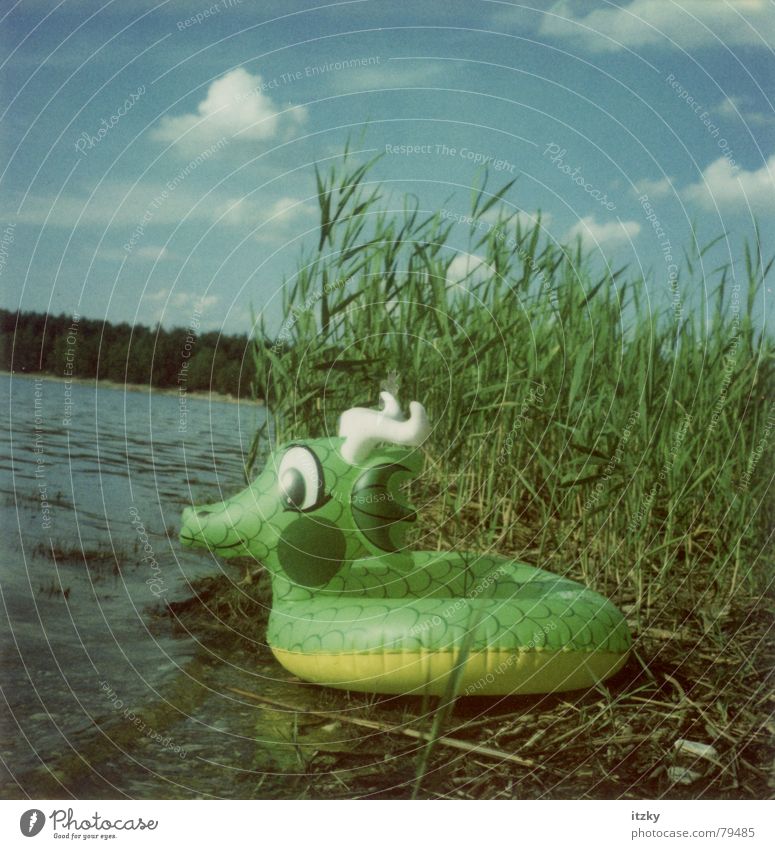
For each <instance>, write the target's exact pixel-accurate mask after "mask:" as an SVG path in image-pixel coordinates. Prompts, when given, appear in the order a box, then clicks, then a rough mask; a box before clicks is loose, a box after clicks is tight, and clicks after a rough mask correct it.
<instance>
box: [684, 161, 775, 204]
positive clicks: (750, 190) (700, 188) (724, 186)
mask: <svg viewBox="0 0 775 849" xmlns="http://www.w3.org/2000/svg"><path fill="white" fill-rule="evenodd" d="M773 176H775V154H773V155H772V156H770V158H769V159H768V160H767V161H766V162H765V163H764V165H762V167H761V168H759V169H758V170H756V171H746V170H745V169H744V168H738V167H733V166H732V165H730V163H729V160H728V159H726V158H725V157H723V156H722V157H720V158H719V159H717V160H716V161H715V162H712V163H711V164H710V165H708V167H707V168H706V169H705V170H704V171H703V172H702V177H701V178H700V180H698V182H696V183H693V184H692V185H691V186H687V188H685V189H684V190H683V192H682V195H683V197H684V198H685V199H686V200H688V201H694V202H695V203H697V204H699V205H700V206H702V207H703V208H704V209H709V210H712V209H716V208H717V207H718V208H719V209H721V210H722V211H724V210H730V209H738V210H740V209H747V208H748V207H750V208H751V209H753V210H754V211H756V212H762V211H766V212H775V180H773Z"/></svg>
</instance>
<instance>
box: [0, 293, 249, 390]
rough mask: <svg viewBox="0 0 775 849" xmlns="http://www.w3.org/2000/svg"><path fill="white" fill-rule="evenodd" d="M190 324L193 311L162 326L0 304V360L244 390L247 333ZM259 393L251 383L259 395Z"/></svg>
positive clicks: (22, 367)
mask: <svg viewBox="0 0 775 849" xmlns="http://www.w3.org/2000/svg"><path fill="white" fill-rule="evenodd" d="M198 325H199V322H198V319H197V318H196V314H195V317H194V318H192V321H191V323H190V325H189V327H187V328H179V327H175V328H172V329H171V330H165V329H164V328H162V327H156V328H153V329H151V328H149V327H145V326H143V325H135V326H134V327H133V326H131V325H129V324H126V323H122V324H110V323H108V322H103V321H97V320H94V319H89V318H82V317H78V316H71V315H58V316H54V315H46V314H45V313H37V312H18V313H17V312H9V311H8V310H2V309H0V363H2V366H1V367H2V368H3V369H5V370H6V371H13V372H15V373H23V374H35V373H41V372H43V373H46V374H51V375H56V376H59V377H81V378H90V379H93V378H97V379H100V380H112V381H115V382H116V383H139V384H149V383H150V384H151V385H153V386H159V387H175V388H179V387H185V389H187V390H189V391H192V392H193V391H197V390H198V391H211V392H222V393H224V394H230V395H234V396H242V397H249V396H251V394H252V393H253V391H254V389H255V387H254V383H255V366H254V362H253V352H252V350H251V348H252V342H251V340H250V339H249V338H248V337H247V335H243V336H224V335H223V334H221V333H216V332H209V333H200V332H199V326H198ZM263 394H264V393H263V392H262V391H260V390H258V392H257V395H258V396H259V397H263Z"/></svg>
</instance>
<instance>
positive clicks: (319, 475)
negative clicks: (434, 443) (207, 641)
mask: <svg viewBox="0 0 775 849" xmlns="http://www.w3.org/2000/svg"><path fill="white" fill-rule="evenodd" d="M381 398H382V401H383V409H382V410H379V411H378V410H368V409H363V408H357V407H356V408H353V409H351V410H348V411H346V412H345V413H344V414H343V415H342V417H341V419H340V425H339V436H338V437H329V438H323V439H311V440H305V441H303V442H302V441H300V442H294V443H291V444H289V445H285V446H283V447H281V448H279V449H278V450H277V451H275V452H274V454H273V455H272V456H271V458H270V459H269V461H268V462H267V465H266V467H265V468H264V470H263V472H262V473H261V474H260V475H259V476H258V477H257V479H256V480H255V482H254V483H253V484H252V485H251V486H249V487H248V488H247V489H245V490H244V491H243V492H241V493H240V494H239V495H236V496H235V497H234V498H230V499H228V500H226V501H224V502H221V503H220V504H213V505H209V506H205V507H196V508H191V507H189V508H187V509H186V510H185V511H184V513H183V523H182V529H181V533H180V539H181V541H182V542H183V544H185V545H190V546H200V547H204V548H208V549H210V550H211V551H213V552H215V553H216V554H219V555H221V556H223V557H237V556H243V557H244V556H249V557H253V558H255V560H257V561H259V562H260V563H261V564H263V565H264V566H265V567H266V568H267V569H268V570H269V572H270V573H271V579H272V596H273V603H272V611H271V615H270V617H269V627H268V634H267V641H268V643H269V646H270V647H271V649H272V651H273V653H274V655H275V657H276V658H277V659H278V661H279V662H280V663H281V664H282V665H283V666H284V667H285V668H286V669H288V670H289V671H290V672H292V673H294V674H296V675H298V676H299V677H300V678H302V679H304V680H306V681H312V682H315V683H319V684H326V685H328V686H330V687H338V688H342V689H348V690H360V691H365V692H372V693H406V694H423V693H427V694H431V695H434V694H435V695H439V694H442V693H443V692H444V691H445V688H446V686H447V682H448V680H449V676H450V675H451V674H452V673H453V670H455V669H456V667H457V666H459V665H460V664H461V659H462V662H463V663H464V664H465V665H464V667H463V669H462V670H459V671H458V673H457V674H458V675H459V678H458V694H465V695H499V694H516V693H547V692H556V691H561V690H572V689H576V688H580V687H590V686H592V685H594V684H595V683H597V682H599V681H601V680H603V679H605V678H607V677H609V676H610V675H612V674H613V673H615V672H616V671H617V670H618V669H619V668H620V667H621V666H622V664H623V663H624V661H625V659H626V657H627V654H628V652H629V649H630V644H631V640H630V634H629V631H628V629H627V625H626V623H625V621H624V619H623V617H622V615H621V613H619V611H618V610H617V609H616V608H615V607H614V606H613V605H612V604H611V602H609V601H607V600H606V599H605V598H603V597H602V596H600V595H598V594H597V593H595V592H592V591H591V590H589V589H587V588H585V587H583V586H581V585H580V584H578V583H575V582H574V581H570V580H568V579H566V578H562V577H559V576H557V575H553V574H551V573H549V572H546V571H544V570H543V569H537V568H534V567H532V566H528V565H526V564H524V563H519V562H516V561H513V560H510V559H508V558H505V557H499V556H496V555H490V554H472V553H468V552H460V551H446V552H441V551H412V550H410V549H408V548H407V547H406V544H405V536H406V531H407V529H408V527H409V526H410V523H412V522H414V521H415V513H414V511H413V510H412V508H411V507H409V506H408V505H406V504H404V503H402V500H401V495H400V492H399V489H398V487H399V486H400V484H401V483H403V482H405V481H406V480H408V479H411V478H412V477H413V476H416V475H417V474H418V473H419V465H420V457H419V454H418V451H417V447H418V446H419V445H420V444H421V443H422V442H423V441H424V439H425V438H426V437H427V435H428V433H429V431H430V428H429V426H428V422H427V418H426V415H425V410H424V408H423V407H422V405H421V404H418V403H417V402H412V404H411V405H410V416H409V418H408V419H404V418H403V416H402V414H401V410H400V408H399V406H398V403H397V401H396V400H395V399H394V398H393V397H392V396H391V395H389V394H388V393H385V392H383V393H382V394H381ZM464 646H465V650H464V651H463V647H464Z"/></svg>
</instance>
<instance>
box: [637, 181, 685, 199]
mask: <svg viewBox="0 0 775 849" xmlns="http://www.w3.org/2000/svg"><path fill="white" fill-rule="evenodd" d="M633 193H634V194H636V195H638V196H640V195H648V196H649V197H650V198H663V197H667V196H668V195H672V194H675V188H674V186H673V180H672V178H670V177H662V178H660V179H659V180H649V179H647V178H645V177H644V178H643V179H642V180H638V182H637V183H636V185H635V187H634V188H633Z"/></svg>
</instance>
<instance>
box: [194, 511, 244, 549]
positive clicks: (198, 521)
mask: <svg viewBox="0 0 775 849" xmlns="http://www.w3.org/2000/svg"><path fill="white" fill-rule="evenodd" d="M181 518H182V527H181V529H180V541H181V543H183V545H187V546H192V547H194V548H209V549H210V550H211V551H215V552H217V553H218V554H220V555H221V556H223V557H229V556H230V555H231V556H236V555H240V554H244V553H245V539H246V536H245V533H244V529H243V528H241V527H240V526H241V521H242V520H243V519H244V518H245V511H244V509H243V508H242V507H241V505H240V504H238V503H235V502H234V501H224V502H222V503H220V504H210V505H207V506H204V507H196V508H194V507H186V509H185V510H184V511H183V515H182V517H181Z"/></svg>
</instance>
